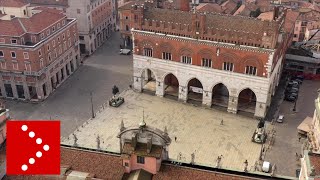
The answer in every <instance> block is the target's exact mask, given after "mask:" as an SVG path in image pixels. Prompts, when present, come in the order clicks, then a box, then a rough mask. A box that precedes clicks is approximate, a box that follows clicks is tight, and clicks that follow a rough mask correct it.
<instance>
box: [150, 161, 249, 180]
mask: <svg viewBox="0 0 320 180" xmlns="http://www.w3.org/2000/svg"><path fill="white" fill-rule="evenodd" d="M152 179H153V180H163V179H166V180H176V179H183V180H195V179H198V180H200V179H201V180H223V179H233V180H247V179H255V178H250V177H241V176H233V175H231V174H222V173H215V172H210V171H204V170H198V169H193V168H185V167H181V166H173V165H167V164H162V165H161V168H160V171H159V172H158V173H157V174H156V175H154V176H153V178H152Z"/></svg>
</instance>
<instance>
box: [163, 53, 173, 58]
mask: <svg viewBox="0 0 320 180" xmlns="http://www.w3.org/2000/svg"><path fill="white" fill-rule="evenodd" d="M162 59H165V60H172V55H171V53H168V52H162Z"/></svg>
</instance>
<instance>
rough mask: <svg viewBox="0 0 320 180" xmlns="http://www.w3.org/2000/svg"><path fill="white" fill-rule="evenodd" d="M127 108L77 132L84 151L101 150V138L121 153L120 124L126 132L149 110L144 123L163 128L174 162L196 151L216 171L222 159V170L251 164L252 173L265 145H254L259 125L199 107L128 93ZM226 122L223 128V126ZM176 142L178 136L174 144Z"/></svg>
mask: <svg viewBox="0 0 320 180" xmlns="http://www.w3.org/2000/svg"><path fill="white" fill-rule="evenodd" d="M122 96H123V97H124V98H125V103H124V104H123V105H122V106H120V107H119V108H112V107H106V108H105V109H104V110H101V112H100V113H98V114H97V117H96V118H94V119H89V120H88V121H87V122H85V123H84V124H83V126H81V127H79V129H78V130H76V131H75V132H74V134H75V135H76V138H77V139H78V140H77V144H78V146H81V147H87V148H97V141H96V139H97V136H98V135H99V136H100V141H101V144H100V147H101V148H102V149H104V150H108V151H113V152H119V139H118V138H117V137H116V136H117V133H118V132H119V131H120V130H119V127H120V123H121V120H123V121H124V125H125V127H128V126H133V125H137V124H139V122H141V120H142V114H143V109H144V114H145V122H146V124H147V125H149V126H153V127H156V128H158V129H162V130H163V129H164V128H165V126H167V129H168V134H169V136H170V137H171V139H172V143H171V145H170V146H169V156H170V159H175V160H176V159H177V158H178V154H179V153H180V152H181V154H182V158H181V161H185V162H190V161H191V153H193V152H195V163H196V164H203V165H207V166H216V159H217V157H218V156H219V155H223V158H222V160H221V166H222V167H223V168H230V169H237V170H241V171H242V170H243V169H244V161H245V160H248V162H249V166H248V169H249V170H252V171H253V166H254V164H255V162H256V161H257V160H258V158H259V154H260V149H261V145H260V144H256V143H253V142H251V137H252V134H253V132H254V130H255V129H256V127H257V124H258V121H257V120H254V119H251V118H247V117H243V116H237V115H234V114H230V113H227V112H222V111H219V110H215V109H207V108H202V107H194V106H193V105H191V104H183V103H181V102H177V101H174V100H171V99H167V98H160V97H156V96H151V95H148V94H143V93H136V92H133V91H132V90H126V91H124V92H123V93H122ZM221 119H223V125H221V124H220V123H221ZM174 137H177V142H175V140H174ZM62 144H68V145H74V136H73V135H72V134H71V135H70V136H69V137H68V138H65V139H64V140H62Z"/></svg>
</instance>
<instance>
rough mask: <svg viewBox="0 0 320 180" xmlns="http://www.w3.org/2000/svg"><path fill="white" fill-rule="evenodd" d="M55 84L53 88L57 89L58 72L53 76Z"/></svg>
mask: <svg viewBox="0 0 320 180" xmlns="http://www.w3.org/2000/svg"><path fill="white" fill-rule="evenodd" d="M52 77H53V84H54V85H55V87H52V88H53V89H55V88H56V87H57V77H56V74H54V75H53V76H52ZM50 81H51V78H50Z"/></svg>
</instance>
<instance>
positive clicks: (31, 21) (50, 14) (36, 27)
mask: <svg viewBox="0 0 320 180" xmlns="http://www.w3.org/2000/svg"><path fill="white" fill-rule="evenodd" d="M40 9H41V10H43V11H42V12H40V13H37V14H34V15H33V16H32V17H31V18H20V21H21V22H22V24H23V25H24V27H25V28H26V30H27V31H28V32H30V33H39V32H41V31H43V30H44V29H46V28H47V27H49V26H50V25H52V24H54V23H55V22H57V21H58V20H60V19H62V18H63V17H66V16H65V15H64V14H63V13H62V12H61V11H59V10H55V9H49V8H43V7H42V8H40ZM40 9H38V10H40ZM43 17H46V18H43Z"/></svg>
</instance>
